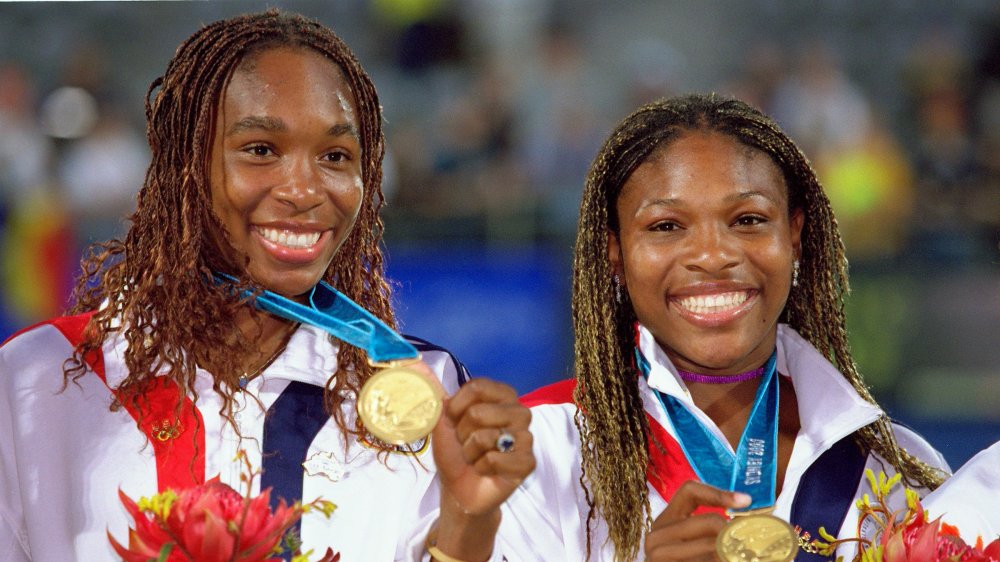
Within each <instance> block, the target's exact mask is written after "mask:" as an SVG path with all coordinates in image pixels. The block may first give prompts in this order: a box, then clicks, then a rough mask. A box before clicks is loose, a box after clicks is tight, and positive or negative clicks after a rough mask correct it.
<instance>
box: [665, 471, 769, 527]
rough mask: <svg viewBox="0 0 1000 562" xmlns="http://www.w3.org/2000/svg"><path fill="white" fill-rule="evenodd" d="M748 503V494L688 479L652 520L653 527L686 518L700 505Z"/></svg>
mask: <svg viewBox="0 0 1000 562" xmlns="http://www.w3.org/2000/svg"><path fill="white" fill-rule="evenodd" d="M748 505H750V496H748V495H746V494H744V493H741V492H727V491H725V490H720V489H718V488H716V487H714V486H709V485H708V484H704V483H702V482H697V481H694V480H688V481H687V482H685V483H683V484H681V487H680V488H678V489H677V492H676V493H674V497H672V498H670V501H669V503H667V508H666V509H664V510H663V513H661V514H660V516H659V517H657V518H656V520H655V521H653V528H654V529H655V528H657V527H658V526H664V525H667V524H670V523H674V522H677V521H680V520H682V519H686V518H688V517H690V516H691V514H692V513H694V510H696V509H698V507H700V506H710V507H724V508H739V507H746V506H748Z"/></svg>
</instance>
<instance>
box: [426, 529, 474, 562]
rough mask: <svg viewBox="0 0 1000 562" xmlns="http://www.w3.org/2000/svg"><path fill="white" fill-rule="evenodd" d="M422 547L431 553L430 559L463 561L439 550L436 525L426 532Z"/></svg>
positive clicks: (441, 561) (443, 561)
mask: <svg viewBox="0 0 1000 562" xmlns="http://www.w3.org/2000/svg"><path fill="white" fill-rule="evenodd" d="M424 548H425V549H426V550H427V554H430V555H431V560H437V561H438V562H465V561H464V560H459V559H458V558H455V557H453V556H448V555H447V554H445V553H443V552H441V549H440V548H438V547H437V527H436V526H435V528H433V529H431V531H430V532H429V533H427V541H426V542H425V543H424Z"/></svg>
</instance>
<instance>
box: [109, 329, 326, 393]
mask: <svg viewBox="0 0 1000 562" xmlns="http://www.w3.org/2000/svg"><path fill="white" fill-rule="evenodd" d="M339 344H340V342H338V341H337V340H334V339H333V338H331V337H329V336H328V335H327V333H326V332H324V331H322V330H320V329H319V328H316V327H315V326H310V325H308V324H302V325H300V326H299V328H298V329H297V330H296V331H295V333H294V334H292V337H291V339H289V340H288V345H287V347H286V348H285V351H284V352H282V353H281V354H280V355H278V357H277V358H276V359H275V360H274V362H273V363H271V364H270V365H269V366H268V367H267V369H265V370H264V372H263V373H262V376H263V378H265V379H268V380H287V381H289V382H292V381H298V382H303V383H306V384H311V385H314V386H325V385H326V382H327V380H328V379H329V378H330V377H331V376H333V374H334V373H335V372H336V370H337V352H338V351H339V349H340V345H339ZM126 349H128V342H127V341H126V340H125V338H124V337H122V332H120V331H119V332H116V333H115V334H114V335H113V336H112V337H110V338H108V339H107V340H106V341H105V342H104V346H103V351H104V372H105V377H106V381H107V384H108V386H109V387H111V388H117V387H118V385H120V384H121V382H122V381H123V380H125V377H126V376H127V375H128V369H127V368H126V366H125V350H126ZM165 372H166V369H165V368H164V369H161V371H160V373H159V374H160V375H162V374H165ZM198 379H199V384H198V385H197V387H198V388H197V390H198V392H199V393H202V392H204V391H205V390H206V389H207V390H208V391H211V388H212V384H211V375H210V374H209V373H208V372H207V371H205V370H203V369H200V368H199V369H198ZM206 383H207V386H206Z"/></svg>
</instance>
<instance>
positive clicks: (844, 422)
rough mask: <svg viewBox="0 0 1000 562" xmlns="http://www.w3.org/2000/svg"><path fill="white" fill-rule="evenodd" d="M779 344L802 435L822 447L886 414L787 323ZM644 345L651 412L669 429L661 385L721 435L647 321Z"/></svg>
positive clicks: (780, 330)
mask: <svg viewBox="0 0 1000 562" xmlns="http://www.w3.org/2000/svg"><path fill="white" fill-rule="evenodd" d="M777 348H778V373H780V374H782V375H783V376H786V377H789V378H791V381H792V386H793V387H794V388H795V396H796V399H797V401H798V410H799V422H800V424H801V430H800V431H799V434H800V436H805V437H807V438H808V439H809V440H810V441H812V442H813V443H814V444H816V445H817V446H820V447H822V446H824V445H829V444H832V443H834V442H836V441H838V440H839V439H841V438H842V437H844V436H845V435H848V434H850V433H852V432H854V431H855V430H857V429H859V428H861V427H864V426H866V425H868V424H870V423H872V422H873V421H875V420H877V419H878V418H879V417H880V416H881V415H882V410H881V409H879V407H878V406H876V405H874V404H872V403H870V402H868V401H867V400H865V399H863V398H861V396H860V395H859V394H858V392H857V391H856V390H855V389H854V387H852V386H851V384H850V383H849V382H848V381H847V379H845V378H844V376H843V375H842V374H841V373H840V371H838V370H837V368H836V367H834V366H833V365H832V364H831V363H830V362H829V361H828V360H827V359H826V358H825V357H823V355H822V354H820V352H819V351H817V350H816V348H814V347H813V346H812V344H810V343H809V342H808V341H806V340H805V339H804V338H803V337H802V336H800V335H799V334H798V332H796V331H795V330H794V329H792V328H791V327H789V326H787V325H785V324H779V325H778V338H777ZM639 349H640V350H641V351H642V353H643V355H644V356H645V357H646V359H647V360H648V361H649V363H650V370H649V377H648V379H647V380H646V381H642V380H640V382H639V385H640V389H642V393H643V403H644V404H645V407H646V411H647V412H649V413H650V414H651V415H652V416H653V418H654V419H656V421H657V422H660V423H661V424H663V425H664V427H670V423H669V421H667V417H666V414H665V412H663V407H662V406H661V405H660V404H659V400H658V399H657V398H656V397H655V394H654V393H652V392H648V391H647V390H646V389H647V388H648V389H655V390H658V391H660V392H662V393H664V394H669V395H671V396H674V397H675V398H677V399H679V400H680V401H681V402H683V403H684V405H685V406H687V407H688V409H689V411H691V412H693V413H694V414H695V415H696V416H697V417H698V419H699V420H701V421H702V423H705V424H706V427H708V428H709V429H710V430H711V431H712V432H713V433H717V434H718V435H720V436H721V431H719V430H718V428H717V427H716V426H715V424H714V423H713V422H711V420H710V419H709V418H708V416H707V415H705V414H704V413H703V412H701V410H699V409H698V408H697V407H696V406H695V405H694V402H692V400H691V396H690V394H689V393H688V390H687V387H686V386H685V385H684V381H683V380H682V379H681V378H680V376H679V375H678V374H677V368H676V367H674V365H673V363H671V362H670V359H669V358H668V357H667V355H666V353H665V352H664V351H663V349H662V348H661V347H660V345H659V344H658V343H656V340H655V339H654V338H653V335H652V334H651V333H650V332H649V330H647V329H646V328H645V327H644V326H642V325H640V326H639ZM647 385H648V386H647ZM723 442H725V440H724V439H723Z"/></svg>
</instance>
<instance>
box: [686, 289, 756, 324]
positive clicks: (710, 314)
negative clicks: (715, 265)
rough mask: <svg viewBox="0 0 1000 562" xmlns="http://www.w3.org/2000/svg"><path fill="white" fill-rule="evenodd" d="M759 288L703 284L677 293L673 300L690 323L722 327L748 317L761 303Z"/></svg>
mask: <svg viewBox="0 0 1000 562" xmlns="http://www.w3.org/2000/svg"><path fill="white" fill-rule="evenodd" d="M758 294H759V292H758V291H757V290H756V289H750V288H742V287H741V288H739V289H728V290H727V289H723V288H721V287H720V288H714V289H712V288H709V287H699V288H694V289H692V290H690V291H689V292H688V294H680V295H674V296H672V297H671V298H670V302H671V303H672V304H673V305H674V308H675V309H676V310H677V312H678V314H680V316H681V317H682V318H684V319H686V320H687V321H688V322H690V323H692V324H694V325H696V326H701V327H704V328H718V327H722V326H726V325H728V324H730V323H731V322H734V321H736V320H737V319H739V318H741V317H743V316H745V315H746V314H747V313H749V312H750V310H751V309H752V308H753V307H754V306H755V304H756V303H757V298H756V297H757V295H758Z"/></svg>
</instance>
